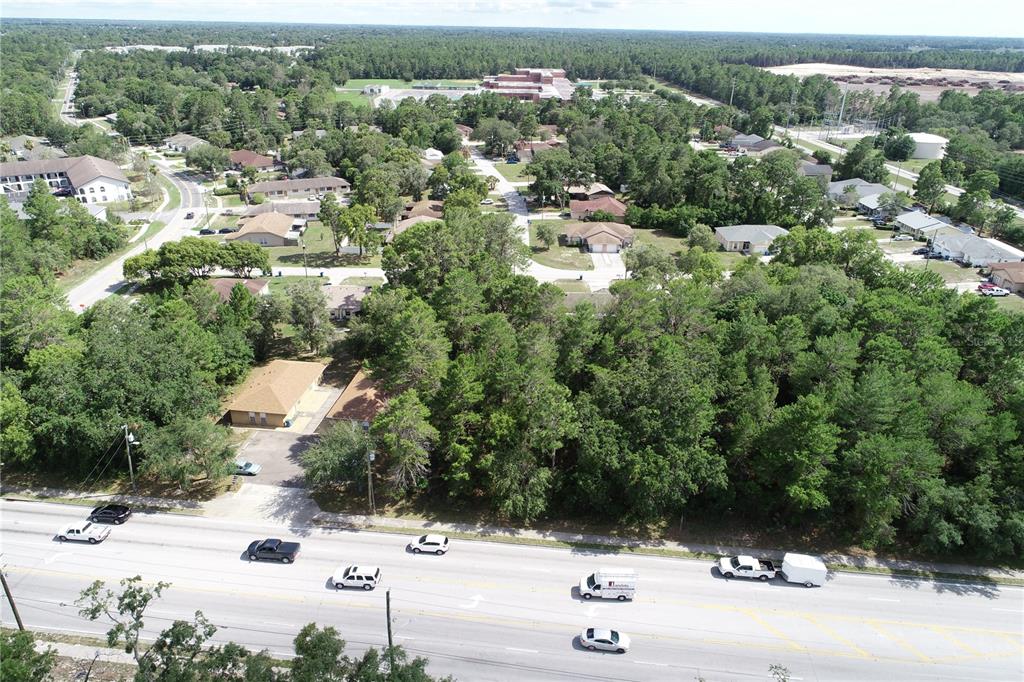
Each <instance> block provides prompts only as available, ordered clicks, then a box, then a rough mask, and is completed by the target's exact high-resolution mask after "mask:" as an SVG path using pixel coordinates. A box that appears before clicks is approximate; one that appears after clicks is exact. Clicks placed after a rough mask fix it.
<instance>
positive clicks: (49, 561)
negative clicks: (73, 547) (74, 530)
mask: <svg viewBox="0 0 1024 682" xmlns="http://www.w3.org/2000/svg"><path fill="white" fill-rule="evenodd" d="M66 556H74V553H73V552H57V553H56V554H54V555H53V556H50V557H47V558H46V559H43V563H44V564H46V565H47V566H49V565H50V564H52V563H53V562H54V561H57V560H58V559H60V558H61V557H66Z"/></svg>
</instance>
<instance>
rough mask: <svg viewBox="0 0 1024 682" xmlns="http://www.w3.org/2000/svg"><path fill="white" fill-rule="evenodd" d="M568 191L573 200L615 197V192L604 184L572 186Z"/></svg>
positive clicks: (594, 183)
mask: <svg viewBox="0 0 1024 682" xmlns="http://www.w3.org/2000/svg"><path fill="white" fill-rule="evenodd" d="M566 191H567V192H568V193H569V197H570V198H571V199H579V200H581V201H587V200H588V199H596V198H598V197H614V196H615V192H613V191H612V189H611V188H610V187H609V186H608V185H606V184H604V183H603V182H592V183H590V184H589V185H572V186H571V187H569V189H567V190H566Z"/></svg>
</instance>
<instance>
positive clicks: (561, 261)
mask: <svg viewBox="0 0 1024 682" xmlns="http://www.w3.org/2000/svg"><path fill="white" fill-rule="evenodd" d="M551 222H553V223H556V225H555V226H556V228H558V230H559V231H560V230H561V228H562V227H563V226H564V221H551ZM535 226H536V223H534V224H532V225H530V228H529V229H530V247H531V250H532V251H533V253H532V254H531V255H530V257H531V258H533V260H535V261H537V262H538V263H540V264H541V265H547V266H548V267H552V268H561V269H563V270H593V269H594V260H593V259H592V258H591V257H590V254H589V253H586V252H585V251H583V249H581V248H580V247H578V246H562V245H561V244H554V245H553V246H552V247H551V248H550V249H546V248H544V245H543V244H541V243H540V242H539V241H538V240H537V234H536V231H535V230H534V228H535Z"/></svg>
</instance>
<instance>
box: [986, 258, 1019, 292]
mask: <svg viewBox="0 0 1024 682" xmlns="http://www.w3.org/2000/svg"><path fill="white" fill-rule="evenodd" d="M991 270H992V283H993V284H995V285H996V286H997V287H1002V288H1004V289H1006V290H1007V291H1012V292H1013V293H1015V294H1024V263H999V264H998V265H993V266H992V268H991Z"/></svg>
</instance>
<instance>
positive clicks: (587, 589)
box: [580, 568, 637, 601]
mask: <svg viewBox="0 0 1024 682" xmlns="http://www.w3.org/2000/svg"><path fill="white" fill-rule="evenodd" d="M636 583H637V574H636V571H633V570H629V569H621V568H600V569H598V570H597V571H595V572H593V573H591V574H590V575H585V576H583V577H582V578H580V596H581V597H583V598H584V599H588V600H589V599H593V598H594V597H597V598H598V599H618V600H619V601H626V600H627V599H632V598H633V597H634V596H636Z"/></svg>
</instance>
